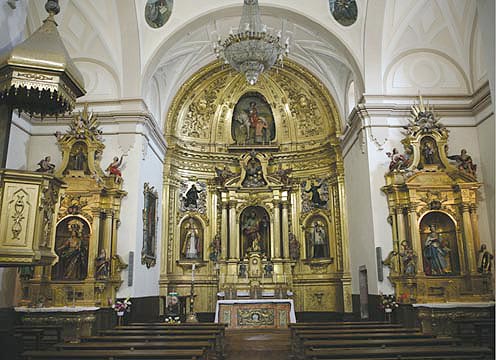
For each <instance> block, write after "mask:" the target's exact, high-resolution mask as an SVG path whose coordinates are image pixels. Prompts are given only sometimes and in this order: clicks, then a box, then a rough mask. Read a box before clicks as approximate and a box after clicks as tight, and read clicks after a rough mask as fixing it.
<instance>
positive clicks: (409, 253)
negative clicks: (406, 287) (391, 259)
mask: <svg viewBox="0 0 496 360" xmlns="http://www.w3.org/2000/svg"><path fill="white" fill-rule="evenodd" d="M401 247H402V248H403V249H402V250H401V251H400V253H399V256H400V258H401V262H402V265H403V274H404V275H407V276H412V275H415V273H416V272H417V255H416V254H415V252H414V251H413V249H412V248H411V247H410V245H408V242H407V241H406V240H403V241H402V242H401Z"/></svg>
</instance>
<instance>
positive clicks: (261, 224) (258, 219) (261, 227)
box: [240, 206, 270, 256]
mask: <svg viewBox="0 0 496 360" xmlns="http://www.w3.org/2000/svg"><path fill="white" fill-rule="evenodd" d="M240 228H241V229H240V230H241V244H242V255H243V256H244V255H246V253H247V252H248V251H260V252H262V253H265V254H266V255H268V250H269V249H268V244H269V228H270V222H269V215H268V214H267V211H265V209H264V208H262V207H260V206H250V207H248V208H246V209H245V210H244V211H243V212H242V213H241V221H240Z"/></svg>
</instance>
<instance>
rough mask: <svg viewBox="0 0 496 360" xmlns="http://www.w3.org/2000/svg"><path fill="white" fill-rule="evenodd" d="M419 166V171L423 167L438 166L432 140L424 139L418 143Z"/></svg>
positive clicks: (437, 157)
mask: <svg viewBox="0 0 496 360" xmlns="http://www.w3.org/2000/svg"><path fill="white" fill-rule="evenodd" d="M420 153H421V165H420V167H419V168H420V169H422V168H423V166H425V165H432V164H440V161H439V154H438V152H437V146H436V142H435V141H434V139H432V138H431V137H428V136H427V137H424V138H423V139H422V141H421V143H420Z"/></svg>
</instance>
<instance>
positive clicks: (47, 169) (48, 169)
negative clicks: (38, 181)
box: [36, 156, 55, 174]
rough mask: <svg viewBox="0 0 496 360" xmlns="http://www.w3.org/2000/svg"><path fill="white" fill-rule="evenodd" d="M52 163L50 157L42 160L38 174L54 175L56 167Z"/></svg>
mask: <svg viewBox="0 0 496 360" xmlns="http://www.w3.org/2000/svg"><path fill="white" fill-rule="evenodd" d="M50 161H51V158H50V156H45V158H44V159H41V160H40V162H39V163H38V166H39V168H38V169H36V172H44V173H49V174H53V171H54V170H55V165H54V164H52V163H51V162H50Z"/></svg>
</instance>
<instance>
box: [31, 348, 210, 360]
mask: <svg viewBox="0 0 496 360" xmlns="http://www.w3.org/2000/svg"><path fill="white" fill-rule="evenodd" d="M22 357H23V359H24V360H36V359H51V360H83V359H99V360H119V359H133V360H159V359H174V360H182V359H191V360H207V359H208V356H207V352H206V351H205V350H201V349H172V350H171V349H159V350H157V349H154V350H136V349H135V350H111V349H100V350H61V351H56V350H54V351H46V350H45V351H26V352H24V353H23V354H22Z"/></svg>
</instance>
